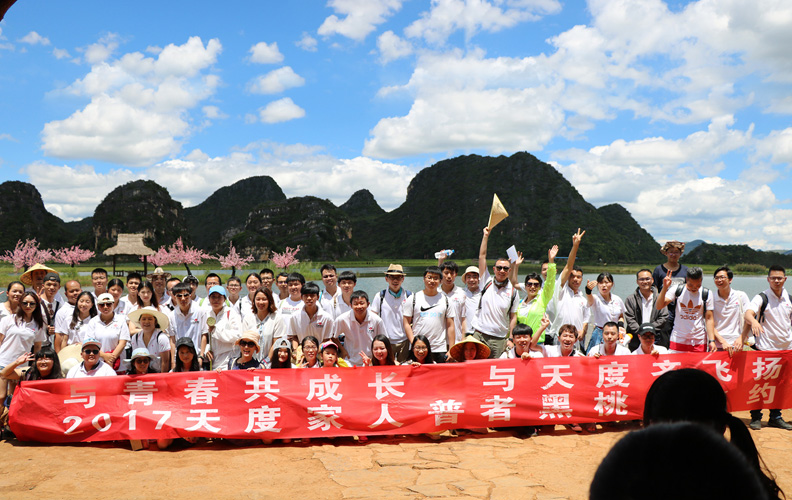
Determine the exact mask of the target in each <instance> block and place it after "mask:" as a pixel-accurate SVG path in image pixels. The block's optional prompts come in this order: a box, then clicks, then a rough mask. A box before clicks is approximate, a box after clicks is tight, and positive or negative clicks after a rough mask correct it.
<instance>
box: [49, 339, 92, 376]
mask: <svg viewBox="0 0 792 500" xmlns="http://www.w3.org/2000/svg"><path fill="white" fill-rule="evenodd" d="M100 348H101V347H100ZM81 352H82V345H80V344H69V345H67V346H66V347H64V348H63V349H61V350H60V352H59V353H58V359H59V360H60V365H61V371H62V372H63V376H64V377H65V376H66V374H67V373H69V370H70V369H71V368H72V367H73V366H76V365H79V364H80V363H82V356H81V354H80V353H81Z"/></svg>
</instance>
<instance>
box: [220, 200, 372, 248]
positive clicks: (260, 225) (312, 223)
mask: <svg viewBox="0 0 792 500" xmlns="http://www.w3.org/2000/svg"><path fill="white" fill-rule="evenodd" d="M231 241H232V242H233V244H234V246H235V247H236V248H237V251H238V252H239V253H240V254H242V255H254V256H256V257H257V258H258V259H259V260H263V259H264V258H266V257H268V256H269V252H270V251H272V250H274V251H277V252H282V251H283V250H285V248H286V247H287V246H290V247H296V246H297V245H301V247H302V248H301V249H300V253H299V254H298V258H300V259H301V260H305V259H310V260H330V261H333V260H338V259H343V258H349V257H357V256H359V252H358V246H357V243H356V242H355V240H353V239H352V226H351V224H350V222H349V218H348V217H347V215H346V214H345V213H344V211H343V210H341V209H340V208H338V207H336V206H335V205H333V204H332V203H331V202H330V201H328V200H322V199H320V198H316V197H314V196H302V197H299V198H289V199H288V200H285V201H280V202H270V203H265V204H262V205H259V206H258V207H256V208H255V209H253V210H252V211H251V212H250V214H249V215H248V222H247V224H246V225H245V228H244V230H243V231H240V232H238V233H237V234H234V235H233V236H232V237H231Z"/></svg>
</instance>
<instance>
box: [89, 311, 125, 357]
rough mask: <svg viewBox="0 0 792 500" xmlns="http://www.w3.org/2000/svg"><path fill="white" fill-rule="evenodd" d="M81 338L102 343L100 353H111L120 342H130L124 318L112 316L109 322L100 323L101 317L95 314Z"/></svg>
mask: <svg viewBox="0 0 792 500" xmlns="http://www.w3.org/2000/svg"><path fill="white" fill-rule="evenodd" d="M82 338H83V339H88V338H94V339H96V340H98V341H99V342H101V343H102V352H113V351H114V350H115V348H116V347H118V343H119V342H121V341H122V340H126V341H127V342H129V340H130V336H129V327H128V326H127V321H126V316H124V315H122V314H113V318H112V319H111V320H110V322H109V323H105V322H104V321H102V318H101V315H99V314H97V315H96V316H94V317H93V318H91V321H89V322H88V325H87V327H86V329H85V332H84V333H83V334H82Z"/></svg>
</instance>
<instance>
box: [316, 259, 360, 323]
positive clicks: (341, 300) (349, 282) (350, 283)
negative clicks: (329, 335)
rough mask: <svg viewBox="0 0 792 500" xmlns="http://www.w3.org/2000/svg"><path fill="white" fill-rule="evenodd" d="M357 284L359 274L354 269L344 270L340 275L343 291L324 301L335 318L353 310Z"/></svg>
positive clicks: (340, 286) (340, 285)
mask: <svg viewBox="0 0 792 500" xmlns="http://www.w3.org/2000/svg"><path fill="white" fill-rule="evenodd" d="M355 286H357V275H356V274H355V273H353V272H352V271H344V272H342V273H341V274H339V275H338V288H339V289H340V290H341V293H339V294H337V295H335V296H334V297H332V298H330V299H328V300H327V301H326V302H323V303H322V307H323V308H324V310H325V311H327V312H328V313H329V314H330V315H331V316H332V317H333V319H336V318H338V317H339V316H341V315H342V314H344V313H345V312H347V311H351V310H352V292H354V291H355Z"/></svg>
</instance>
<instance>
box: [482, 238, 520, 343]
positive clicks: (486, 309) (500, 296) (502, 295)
mask: <svg viewBox="0 0 792 500" xmlns="http://www.w3.org/2000/svg"><path fill="white" fill-rule="evenodd" d="M489 234H490V230H489V228H487V227H485V228H484V234H483V236H482V237H481V246H480V247H479V265H478V267H479V269H486V268H487V243H488V241H489ZM510 269H511V262H510V261H509V259H507V258H506V257H501V258H499V259H497V260H496V261H495V265H494V266H492V272H493V276H492V279H490V280H489V281H487V283H485V284H484V287H483V288H482V289H481V297H480V298H479V303H478V308H477V311H476V317H475V318H474V320H473V324H472V327H473V331H474V335H475V336H476V338H477V339H478V340H480V341H482V342H484V343H485V344H487V347H489V348H490V358H499V357H500V355H501V354H503V351H505V350H506V349H507V342H508V340H509V336H510V335H511V332H512V330H514V326H515V325H516V324H517V305H518V303H519V300H517V290H515V289H514V286H512V284H511V282H510V281H509V270H510Z"/></svg>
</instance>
